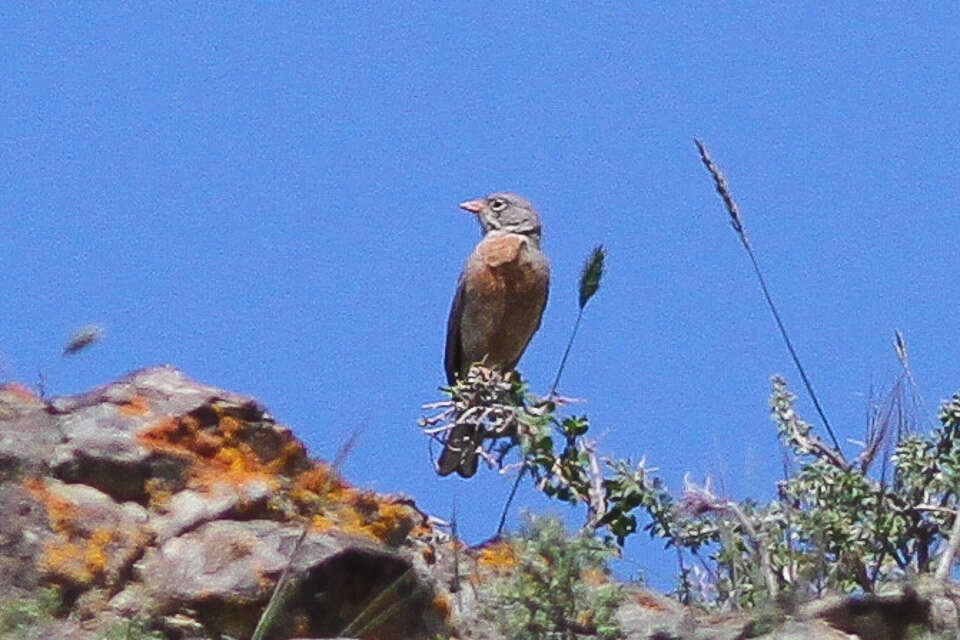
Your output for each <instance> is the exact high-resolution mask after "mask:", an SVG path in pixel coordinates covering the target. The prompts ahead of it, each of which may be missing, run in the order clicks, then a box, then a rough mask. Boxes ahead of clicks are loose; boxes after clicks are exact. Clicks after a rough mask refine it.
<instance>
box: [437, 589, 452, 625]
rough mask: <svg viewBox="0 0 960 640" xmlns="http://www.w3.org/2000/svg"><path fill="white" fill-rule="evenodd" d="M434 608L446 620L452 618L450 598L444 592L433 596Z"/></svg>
mask: <svg viewBox="0 0 960 640" xmlns="http://www.w3.org/2000/svg"><path fill="white" fill-rule="evenodd" d="M433 610H434V611H436V612H437V615H438V616H440V618H441V619H442V620H444V621H446V620H449V619H450V598H448V597H447V596H445V595H444V594H442V593H438V594H436V595H435V596H433Z"/></svg>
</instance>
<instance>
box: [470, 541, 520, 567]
mask: <svg viewBox="0 0 960 640" xmlns="http://www.w3.org/2000/svg"><path fill="white" fill-rule="evenodd" d="M518 561H519V560H518V558H517V550H516V549H514V548H513V545H512V544H510V543H509V542H507V541H501V542H494V543H493V544H490V545H488V546H486V547H484V548H482V549H480V553H479V554H477V564H479V565H480V566H481V567H485V568H487V569H493V570H495V571H508V570H511V569H513V568H514V567H516V566H517V563H518Z"/></svg>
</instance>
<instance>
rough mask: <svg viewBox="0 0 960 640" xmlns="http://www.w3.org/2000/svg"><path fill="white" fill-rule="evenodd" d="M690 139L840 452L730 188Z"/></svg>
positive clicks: (708, 154)
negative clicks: (781, 315) (710, 178)
mask: <svg viewBox="0 0 960 640" xmlns="http://www.w3.org/2000/svg"><path fill="white" fill-rule="evenodd" d="M693 142H694V144H696V145H697V149H698V150H699V151H700V160H701V162H703V166H705V167H706V168H707V171H709V172H710V175H711V176H713V181H714V183H715V184H716V186H717V193H719V194H720V198H721V199H722V200H723V204H724V205H725V206H726V208H727V213H728V214H729V215H730V224H731V225H732V226H733V230H734V231H736V232H737V237H739V238H740V244H742V245H743V248H744V249H746V251H747V255H748V256H750V262H751V263H752V264H753V271H754V273H755V274H756V275H757V280H758V281H759V282H760V290H761V291H763V297H764V298H765V299H766V301H767V306H768V307H769V308H770V311H771V313H773V319H774V320H776V322H777V328H778V329H780V336H781V337H782V338H783V342H784V344H786V345H787V351H789V352H790V357H791V358H792V359H793V364H794V365H795V366H796V367H797V371H799V372H800V378H801V379H802V380H803V385H804V386H805V387H806V388H807V393H808V394H809V395H810V399H811V400H812V401H813V406H814V407H815V408H816V410H817V414H818V415H819V416H820V419H821V420H822V421H823V426H824V427H826V429H827V433H829V434H830V438H831V439H832V440H833V446H834V447H836V449H837V451H840V442H839V440H837V436H836V435H835V434H834V433H833V429H832V428H831V427H830V422H829V421H828V420H827V416H826V414H825V413H824V412H823V408H822V407H821V406H820V401H819V400H818V399H817V394H816V393H814V391H813V385H812V384H810V380H809V378H807V372H806V371H804V369H803V365H802V364H800V358H799V356H797V352H796V350H795V349H794V348H793V343H792V342H791V341H790V337H789V336H788V335H787V329H786V327H784V325H783V320H781V319H780V312H779V311H777V307H776V305H774V303H773V298H772V297H771V296H770V291H769V289H767V283H766V280H765V279H764V277H763V272H762V271H761V270H760V263H759V262H758V261H757V256H756V255H755V254H754V252H753V248H752V247H751V246H750V241H749V240H748V239H747V232H746V231H745V230H744V228H743V219H742V218H741V217H740V209H739V208H738V207H737V203H736V202H735V201H734V200H733V197H732V196H731V195H730V190H729V188H728V187H727V180H726V178H724V177H723V174H722V173H721V172H720V168H719V167H718V166H717V165H716V163H714V161H713V159H712V158H711V157H710V153H709V152H708V151H707V148H706V147H705V146H703V143H702V142H700V141H699V140H697V139H694V141H693ZM842 455H843V454H842V453H841V456H842Z"/></svg>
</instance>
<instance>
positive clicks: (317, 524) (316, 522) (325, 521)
mask: <svg viewBox="0 0 960 640" xmlns="http://www.w3.org/2000/svg"><path fill="white" fill-rule="evenodd" d="M310 526H311V527H313V528H314V529H316V530H317V531H320V532H321V533H325V532H327V531H329V530H330V529H332V528H333V523H332V522H330V518H328V517H327V516H325V515H323V514H317V515H315V516H313V518H312V519H311V520H310Z"/></svg>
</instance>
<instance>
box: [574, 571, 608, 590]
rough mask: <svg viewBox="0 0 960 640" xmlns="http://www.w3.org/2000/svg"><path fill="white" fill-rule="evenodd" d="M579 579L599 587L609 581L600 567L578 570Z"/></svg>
mask: <svg viewBox="0 0 960 640" xmlns="http://www.w3.org/2000/svg"><path fill="white" fill-rule="evenodd" d="M580 579H581V580H582V581H583V582H584V583H585V584H588V585H590V586H591V587H599V586H602V585H605V584H607V583H609V582H610V577H609V576H608V575H607V574H606V573H604V572H603V571H602V570H601V569H584V570H583V571H581V572H580Z"/></svg>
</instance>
